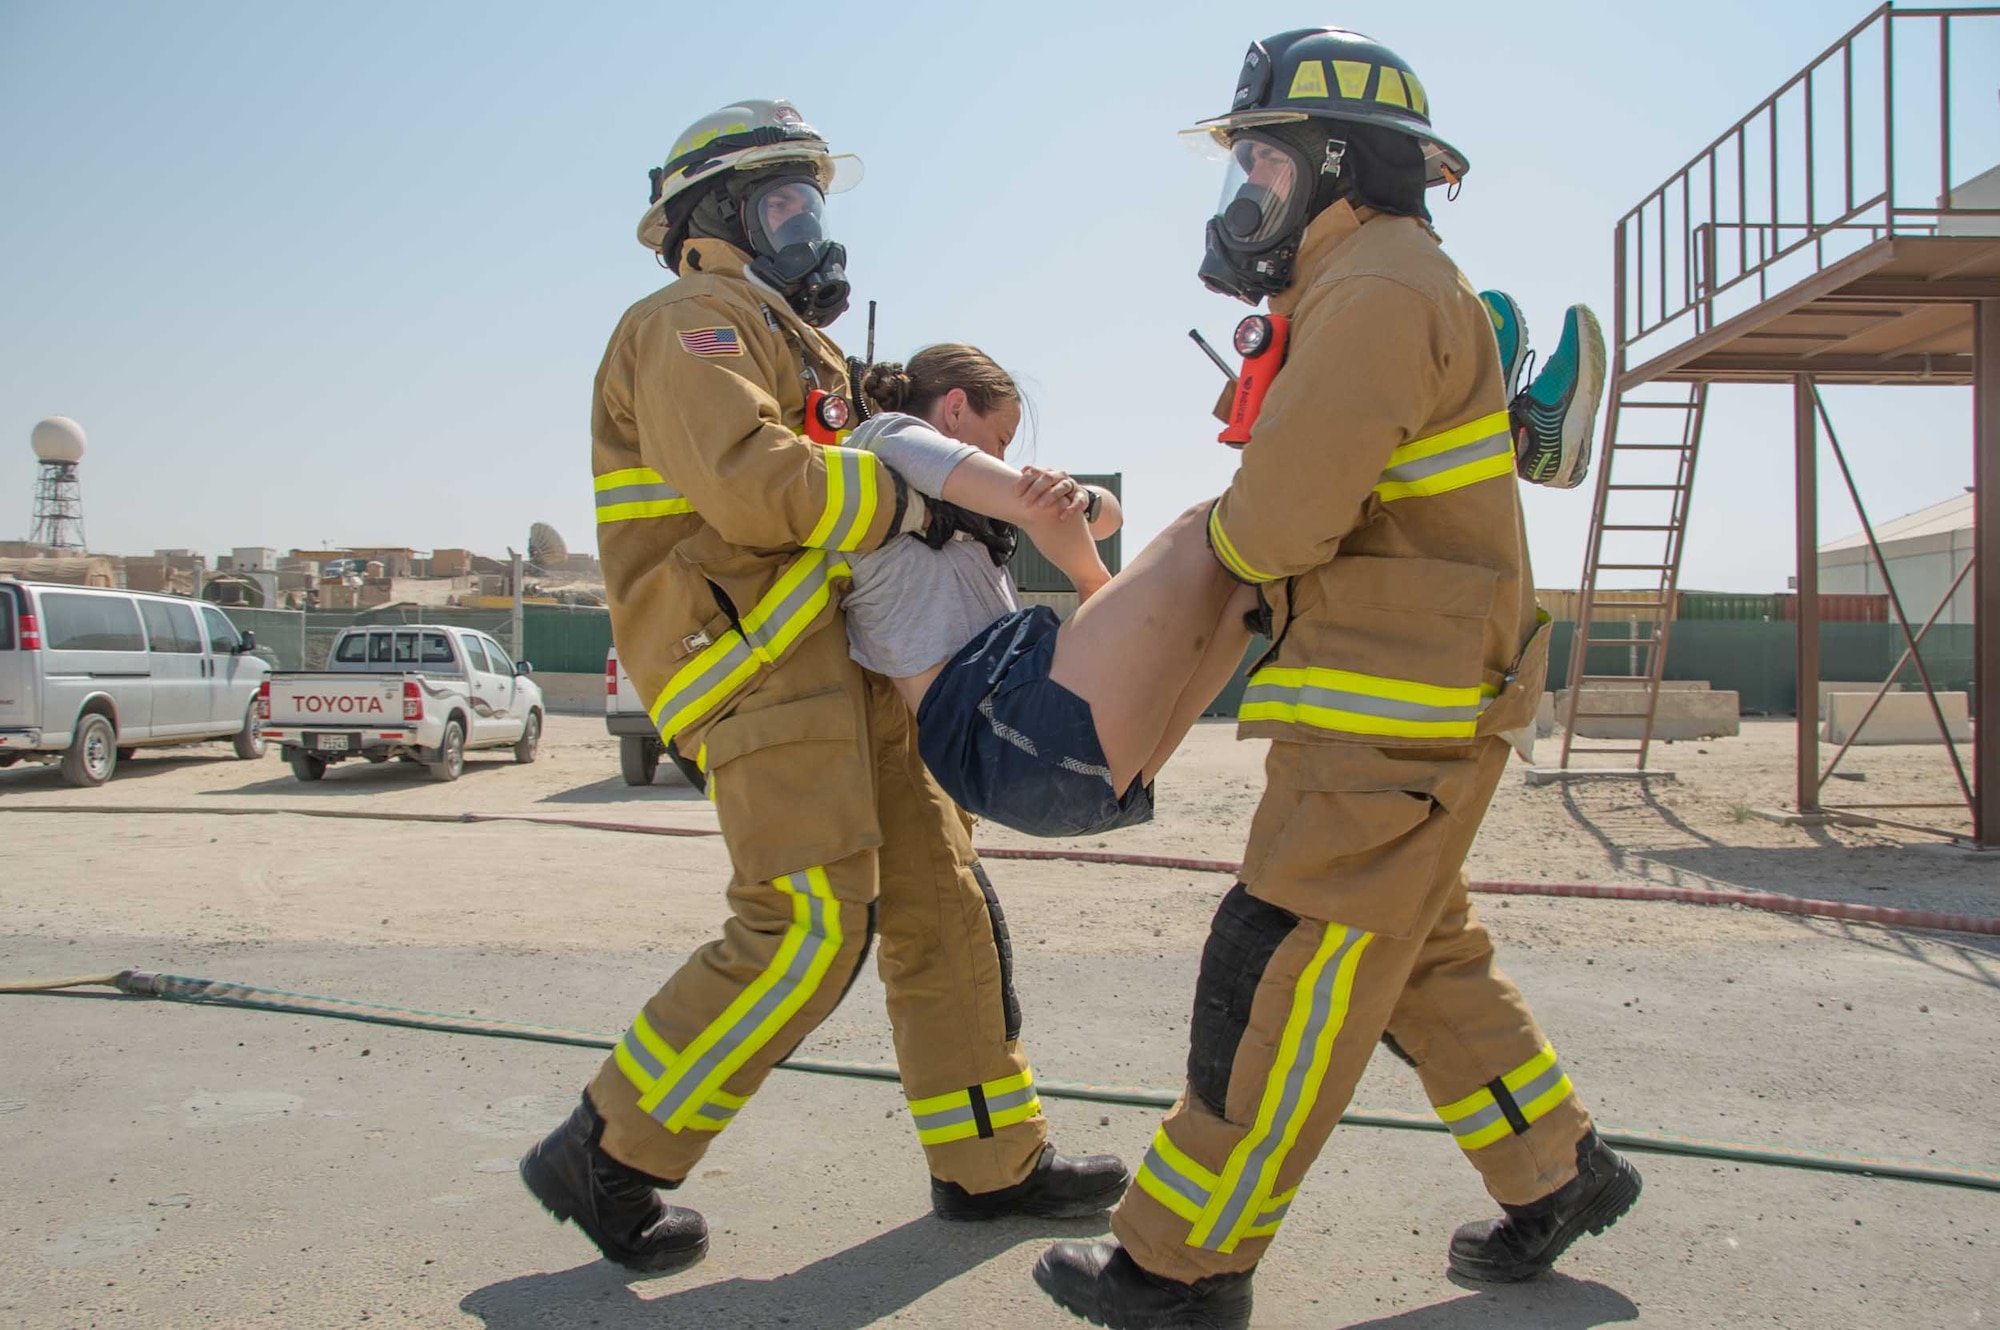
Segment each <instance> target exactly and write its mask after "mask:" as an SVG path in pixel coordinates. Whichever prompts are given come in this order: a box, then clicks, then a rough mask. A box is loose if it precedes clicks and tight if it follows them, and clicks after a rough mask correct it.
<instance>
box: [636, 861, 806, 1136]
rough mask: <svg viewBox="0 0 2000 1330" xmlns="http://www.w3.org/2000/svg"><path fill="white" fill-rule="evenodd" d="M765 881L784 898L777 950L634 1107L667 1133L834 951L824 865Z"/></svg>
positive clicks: (741, 1059)
mask: <svg viewBox="0 0 2000 1330" xmlns="http://www.w3.org/2000/svg"><path fill="white" fill-rule="evenodd" d="M771 885H772V886H773V887H774V888H775V889H777V890H779V891H782V892H784V893H785V894H786V895H788V896H790V897H791V898H792V923H791V927H789V928H788V929H786V930H785V938H784V941H783V942H782V943H781V944H780V945H779V947H778V953H777V955H775V956H773V957H772V958H771V963H770V964H769V965H767V966H765V967H764V971H763V973H761V974H759V975H758V976H757V978H756V979H755V980H754V981H753V982H752V983H751V984H750V986H749V987H747V988H745V989H744V990H743V991H742V992H741V993H739V994H737V995H736V1000H735V1001H734V1002H731V1003H730V1004H729V1006H728V1008H727V1009H725V1010H724V1011H723V1013H722V1014H721V1015H720V1016H718V1017H716V1018H715V1020H714V1021H712V1022H710V1024H709V1026H708V1028H707V1029H705V1030H703V1031H702V1032H701V1034H700V1036H699V1037H697V1038H696V1039H695V1041H694V1042H693V1043H692V1044H689V1045H688V1047H687V1051H686V1052H684V1053H683V1054H681V1056H680V1057H679V1058H678V1059H676V1060H675V1062H674V1064H673V1065H672V1066H671V1067H669V1068H668V1069H667V1074H666V1075H664V1076H662V1077H661V1078H660V1080H659V1083H658V1084H657V1085H655V1086H654V1087H653V1089H652V1090H650V1091H649V1092H647V1093H646V1094H644V1095H642V1096H641V1097H640V1099H639V1107H640V1108H641V1109H642V1110H644V1111H645V1112H647V1113H649V1114H652V1115H653V1116H654V1117H655V1118H659V1120H660V1122H661V1124H662V1125H663V1126H665V1127H666V1128H667V1130H668V1131H680V1130H682V1129H683V1128H685V1127H686V1126H687V1125H688V1123H689V1122H690V1121H691V1120H692V1119H693V1118H694V1116H695V1115H696V1114H697V1113H698V1112H700V1111H701V1108H702V1106H703V1105H704V1104H706V1103H708V1102H709V1101H710V1100H711V1099H712V1098H713V1096H714V1094H715V1092H716V1090H717V1089H719V1088H720V1087H721V1084H722V1082H723V1081H725V1080H727V1079H729V1077H731V1076H733V1075H734V1074H735V1073H736V1072H737V1071H738V1070H739V1069H740V1068H741V1067H742V1066H743V1064H744V1063H745V1062H747V1061H749V1060H750V1058H751V1057H752V1056H754V1055H755V1054H756V1052H757V1051H758V1050H759V1049H761V1048H763V1047H764V1045H765V1044H767V1043H769V1042H770V1040H771V1038H772V1036H774V1035H775V1034H777V1032H778V1031H779V1030H780V1029H782V1028H783V1027H784V1025H785V1023H786V1022H787V1021H789V1020H791V1018H792V1017H793V1015H795V1014H796V1013H797V1012H798V1009H799V1008H800V1007H802V1006H804V1005H805V1003H806V1001H807V999H809V998H811V997H812V995H813V994H814V993H815V992H816V991H818V989H819V985H820V980H821V979H822V978H823V977H824V976H825V974H826V971H827V967H828V966H830V965H832V964H833V958H834V956H835V955H837V954H838V953H839V951H840V945H841V942H842V939H843V934H842V932H841V927H840V902H839V901H837V900H835V899H834V897H833V888H832V886H831V885H830V884H829V883H828V881H827V877H826V869H824V868H809V869H807V870H805V872H803V873H788V874H785V875H784V876H782V877H779V878H777V879H775V880H773V882H772V883H771ZM670 1099H671V1100H672V1101H673V1102H672V1103H670V1102H669V1100H670ZM662 1109H664V1110H668V1111H667V1112H666V1116H664V1117H662V1116H661V1114H660V1113H659V1112H657V1111H655V1110H662Z"/></svg>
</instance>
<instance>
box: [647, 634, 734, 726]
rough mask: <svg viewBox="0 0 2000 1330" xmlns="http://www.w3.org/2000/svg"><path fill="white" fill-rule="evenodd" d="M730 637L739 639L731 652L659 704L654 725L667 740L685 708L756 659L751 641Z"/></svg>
mask: <svg viewBox="0 0 2000 1330" xmlns="http://www.w3.org/2000/svg"><path fill="white" fill-rule="evenodd" d="M730 636H731V637H735V638H736V640H735V641H734V642H733V643H731V644H730V647H729V650H727V651H725V652H723V653H722V655H721V656H719V657H717V658H716V660H715V661H714V663H713V664H711V665H709V667H708V668H707V669H705V670H703V671H702V672H701V673H700V674H697V675H696V676H695V677H694V678H693V679H692V680H691V681H689V682H688V683H687V684H685V685H683V686H682V687H680V688H677V689H675V690H674V691H673V692H672V693H669V694H666V695H665V696H663V697H662V698H661V699H660V701H659V702H658V704H656V705H655V707H654V709H653V716H654V723H655V724H656V725H658V726H659V727H660V733H661V736H662V737H663V738H667V739H671V738H673V737H674V736H673V735H672V734H670V733H668V732H667V728H666V726H667V722H668V721H670V720H672V719H673V718H674V717H675V716H677V715H679V714H680V712H681V711H682V709H683V708H685V707H686V706H687V705H688V704H689V703H691V702H694V701H695V700H697V699H698V698H700V697H701V696H702V695H703V694H705V693H707V692H708V691H709V690H710V689H712V688H714V687H715V686H716V685H718V684H720V683H721V682H722V681H723V680H724V679H727V678H728V677H729V676H730V675H731V674H733V673H734V672H735V671H736V670H737V669H738V668H739V667H741V666H742V665H743V664H744V662H746V661H749V660H753V659H755V656H756V653H755V652H753V651H751V650H750V644H749V643H748V642H745V641H744V640H743V639H742V638H741V637H740V636H737V635H736V634H734V633H732V634H730Z"/></svg>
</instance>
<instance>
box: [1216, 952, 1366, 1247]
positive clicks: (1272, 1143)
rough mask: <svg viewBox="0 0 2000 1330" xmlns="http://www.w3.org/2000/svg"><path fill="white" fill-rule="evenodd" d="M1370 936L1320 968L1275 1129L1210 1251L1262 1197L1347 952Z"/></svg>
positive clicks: (1246, 1171) (1226, 1207)
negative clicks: (1262, 1183) (1266, 1169)
mask: <svg viewBox="0 0 2000 1330" xmlns="http://www.w3.org/2000/svg"><path fill="white" fill-rule="evenodd" d="M1369 936H1370V934H1368V933H1366V932H1364V931H1362V930H1361V929H1359V928H1350V929H1348V930H1347V936H1346V937H1344V938H1342V939H1341V942H1340V945H1339V946H1338V947H1336V948H1335V949H1334V952H1333V954H1332V955H1331V956H1328V957H1327V958H1326V963H1325V964H1324V965H1322V966H1321V967H1320V971H1319V980H1318V982H1317V983H1315V984H1314V985H1313V994H1312V1009H1311V1011H1310V1012H1309V1013H1308V1015H1307V1017H1306V1025H1305V1029H1303V1030H1301V1031H1300V1032H1299V1038H1298V1043H1297V1045H1296V1047H1297V1048H1298V1053H1297V1055H1296V1056H1295V1057H1293V1059H1292V1065H1291V1068H1290V1069H1289V1071H1288V1072H1287V1073H1286V1075H1285V1084H1284V1088H1283V1090H1282V1091H1281V1092H1280V1093H1279V1097H1278V1110H1277V1112H1275V1113H1273V1114H1272V1115H1271V1126H1270V1130H1269V1131H1267V1132H1265V1133H1264V1137H1263V1139H1262V1140H1260V1141H1258V1142H1257V1144H1256V1146H1255V1147H1254V1148H1252V1149H1251V1151H1250V1156H1249V1158H1248V1159H1246V1160H1244V1163H1243V1171H1242V1172H1240V1173H1238V1174H1237V1176H1236V1187H1235V1189H1234V1190H1233V1191H1231V1192H1230V1193H1229V1199H1228V1200H1227V1201H1225V1202H1224V1203H1223V1207H1222V1213H1221V1214H1220V1215H1218V1216H1217V1217H1216V1220H1215V1223H1214V1225H1213V1226H1212V1227H1211V1228H1210V1229H1209V1232H1208V1240H1207V1241H1206V1242H1204V1243H1202V1244H1201V1245H1202V1246H1204V1247H1206V1248H1208V1249H1209V1250H1210V1251H1220V1250H1221V1249H1222V1246H1223V1244H1224V1243H1226V1242H1228V1241H1229V1238H1230V1235H1231V1234H1233V1233H1234V1232H1235V1231H1236V1225H1237V1222H1238V1221H1239V1220H1241V1218H1242V1217H1243V1210H1244V1207H1245V1206H1247V1205H1249V1204H1250V1202H1251V1200H1252V1198H1254V1197H1255V1196H1256V1194H1257V1185H1258V1179H1259V1178H1261V1177H1262V1176H1263V1174H1264V1165H1265V1164H1267V1163H1269V1162H1270V1160H1271V1156H1272V1155H1273V1154H1275V1153H1276V1152H1277V1150H1278V1147H1279V1146H1280V1145H1281V1144H1282V1143H1283V1141H1284V1138H1285V1129H1286V1127H1287V1125H1288V1124H1290V1122H1291V1120H1292V1115H1293V1114H1295V1113H1297V1112H1298V1111H1299V1100H1300V1099H1301V1098H1303V1097H1304V1095H1305V1091H1306V1079H1307V1077H1308V1076H1310V1075H1311V1074H1312V1062H1313V1058H1312V1050H1313V1049H1314V1048H1315V1047H1316V1046H1317V1045H1318V1044H1319V1037H1320V1034H1321V1033H1322V1032H1323V1031H1324V1030H1325V1029H1326V1023H1327V1020H1328V1019H1329V1017H1330V1016H1331V1014H1332V1010H1333V993H1334V990H1335V989H1336V988H1338V987H1339V986H1340V968H1341V962H1343V961H1344V960H1346V959H1347V953H1348V952H1350V951H1352V950H1354V947H1355V945H1356V944H1357V943H1359V942H1361V941H1362V940H1363V939H1365V938H1367V937H1369Z"/></svg>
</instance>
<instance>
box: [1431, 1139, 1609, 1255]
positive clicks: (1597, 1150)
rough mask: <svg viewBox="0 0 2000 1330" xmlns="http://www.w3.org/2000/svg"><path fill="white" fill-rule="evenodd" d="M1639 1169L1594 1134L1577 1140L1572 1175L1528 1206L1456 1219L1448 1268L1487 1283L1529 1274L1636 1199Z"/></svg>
mask: <svg viewBox="0 0 2000 1330" xmlns="http://www.w3.org/2000/svg"><path fill="white" fill-rule="evenodd" d="M1640 1185H1641V1179H1640V1177H1639V1170H1638V1169H1636V1168H1634V1167H1632V1165H1631V1163H1630V1162H1628V1161H1627V1160H1626V1159H1625V1158H1624V1156H1622V1155H1620V1154H1619V1153H1618V1152H1617V1151H1615V1150H1613V1149H1612V1148H1611V1147H1610V1146H1608V1145H1606V1144H1605V1143H1604V1142H1603V1141H1602V1140H1601V1139H1599V1137H1598V1135H1597V1132H1596V1130H1595V1129H1592V1130H1590V1131H1587V1132H1585V1133H1584V1134H1583V1139H1582V1140H1580V1141H1578V1142H1577V1143H1576V1176H1575V1177H1574V1178H1572V1179H1571V1180H1570V1181H1568V1182H1566V1183H1564V1184H1563V1185H1562V1186H1560V1187H1558V1188H1557V1189H1556V1190H1555V1191H1553V1192H1551V1193H1550V1194H1549V1195H1547V1196H1544V1197H1543V1198H1542V1199H1541V1200H1539V1201H1536V1202H1534V1203H1533V1204H1530V1205H1502V1206H1501V1207H1500V1208H1501V1209H1502V1210H1505V1211H1506V1212H1507V1214H1506V1217H1505V1218H1503V1219H1481V1220H1478V1221H1476V1222H1474V1223H1470V1224H1461V1225H1460V1226H1459V1229H1458V1232H1456V1233H1454V1234H1452V1235H1451V1269H1452V1273H1453V1274H1456V1275H1460V1276H1462V1277H1463V1278H1466V1279H1477V1280H1482V1281H1484V1282H1486V1283H1491V1284H1517V1283H1519V1282H1521V1281H1522V1280H1524V1279H1533V1278H1534V1277H1535V1276H1536V1275H1538V1274H1540V1273H1542V1272H1543V1271H1544V1270H1546V1269H1548V1268H1549V1267H1550V1266H1552V1265H1554V1264H1555V1263H1556V1258H1557V1257H1558V1256H1561V1255H1562V1254H1563V1252H1564V1251H1566V1250H1567V1249H1568V1248H1569V1245H1570V1244H1571V1243H1572V1242H1575V1241H1576V1240H1577V1239H1578V1238H1580V1237H1582V1236H1583V1235H1584V1234H1585V1233H1602V1232H1603V1231H1604V1230H1605V1229H1607V1228H1610V1227H1611V1226H1612V1225H1613V1224H1615V1223H1617V1222H1618V1218H1619V1216H1620V1215H1622V1214H1624V1213H1625V1212H1626V1211H1627V1210H1630V1209H1631V1208H1632V1205H1633V1203H1634V1202H1635V1201H1637V1200H1638V1199H1639V1188H1640Z"/></svg>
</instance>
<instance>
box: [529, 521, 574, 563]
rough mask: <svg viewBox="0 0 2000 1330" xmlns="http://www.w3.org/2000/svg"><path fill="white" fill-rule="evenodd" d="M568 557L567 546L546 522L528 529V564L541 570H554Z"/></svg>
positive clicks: (538, 523)
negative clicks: (534, 565)
mask: <svg viewBox="0 0 2000 1330" xmlns="http://www.w3.org/2000/svg"><path fill="white" fill-rule="evenodd" d="M568 557H569V546H568V545H566V544H564V543H563V538H562V537H561V536H560V535H558V534H557V533H556V529H555V528H554V527H552V526H550V525H549V524H548V523H547V522H537V523H535V524H534V525H533V526H531V527H529V528H528V562H530V563H533V564H536V565H538V566H539V567H542V568H554V567H557V566H558V565H560V564H561V563H562V561H563V560H564V559H567V558H568Z"/></svg>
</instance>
